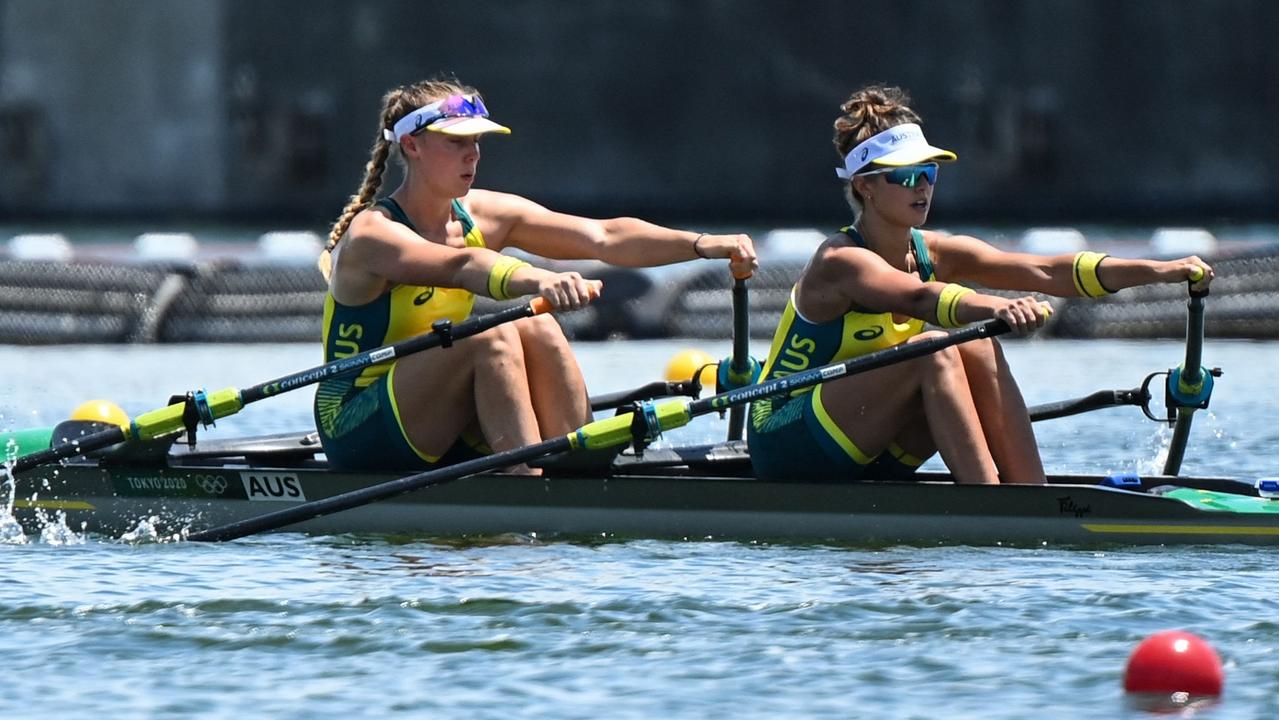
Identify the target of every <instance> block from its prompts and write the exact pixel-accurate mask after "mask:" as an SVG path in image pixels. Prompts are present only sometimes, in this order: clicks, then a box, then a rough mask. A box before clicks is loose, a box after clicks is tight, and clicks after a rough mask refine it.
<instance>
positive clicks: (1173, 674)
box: [1124, 630, 1224, 695]
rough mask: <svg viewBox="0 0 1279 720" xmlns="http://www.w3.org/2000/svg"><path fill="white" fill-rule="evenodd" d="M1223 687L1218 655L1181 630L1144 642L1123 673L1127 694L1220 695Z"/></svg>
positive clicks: (1168, 632)
mask: <svg viewBox="0 0 1279 720" xmlns="http://www.w3.org/2000/svg"><path fill="white" fill-rule="evenodd" d="M1223 683H1224V679H1223V677H1222V671H1221V658H1219V657H1217V651H1216V650H1213V649H1212V646H1211V645H1209V644H1208V643H1207V642H1206V641H1204V639H1203V638H1200V637H1199V636H1197V635H1192V634H1190V633H1188V632H1181V631H1179V630H1168V631H1165V632H1160V633H1155V634H1154V635H1151V636H1150V637H1148V638H1146V639H1145V640H1143V641H1141V644H1140V645H1138V646H1137V649H1136V650H1134V651H1133V653H1132V656H1131V657H1129V658H1128V669H1127V670H1125V671H1124V690H1126V691H1128V692H1148V693H1178V692H1184V693H1189V694H1191V695H1220V694H1221V686H1222V684H1223Z"/></svg>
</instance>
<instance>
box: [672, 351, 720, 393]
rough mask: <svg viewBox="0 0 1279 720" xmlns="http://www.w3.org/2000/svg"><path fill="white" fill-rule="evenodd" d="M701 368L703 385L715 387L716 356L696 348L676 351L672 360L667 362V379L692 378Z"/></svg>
mask: <svg viewBox="0 0 1279 720" xmlns="http://www.w3.org/2000/svg"><path fill="white" fill-rule="evenodd" d="M699 369H700V370H701V380H702V386H703V387H706V388H712V389H713V388H714V387H715V369H716V361H715V358H713V357H711V356H710V355H707V354H706V353H704V352H702V351H701V350H697V349H695V348H689V349H687V350H681V351H679V352H677V353H675V357H672V358H671V361H670V362H668V363H666V381H667V382H680V381H681V380H691V379H693V375H695V374H696V373H697V372H698V370H699Z"/></svg>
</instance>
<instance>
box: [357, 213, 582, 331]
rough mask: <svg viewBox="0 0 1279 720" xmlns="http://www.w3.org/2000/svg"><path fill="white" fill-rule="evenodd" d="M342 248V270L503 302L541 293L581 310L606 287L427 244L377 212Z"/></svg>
mask: <svg viewBox="0 0 1279 720" xmlns="http://www.w3.org/2000/svg"><path fill="white" fill-rule="evenodd" d="M342 245H343V247H342V253H343V257H342V259H341V261H340V263H341V264H340V267H339V271H340V272H342V273H345V272H347V270H348V268H350V269H352V270H358V271H360V272H363V273H367V274H369V275H371V276H375V277H377V278H380V279H381V280H383V281H384V282H386V283H391V284H409V285H434V286H439V287H454V288H463V289H466V290H470V291H471V292H473V293H476V294H479V295H486V296H488V297H494V298H497V299H499V300H505V299H509V298H513V297H519V296H522V295H534V294H536V295H540V296H542V297H545V298H546V299H547V300H549V301H550V302H551V305H552V306H553V307H555V308H556V309H575V308H579V307H581V306H583V305H585V304H586V303H588V302H590V301H591V300H592V299H593V298H595V297H597V296H598V295H599V292H600V288H601V283H600V282H599V281H595V280H585V279H583V278H582V276H581V275H579V274H578V273H576V272H565V273H555V272H551V271H549V270H543V269H542V268H537V267H533V266H532V265H529V264H527V263H525V262H523V261H520V260H517V259H516V258H513V257H510V256H507V255H502V254H500V253H496V252H493V251H492V250H489V249H487V248H477V247H466V248H455V247H449V246H448V245H442V244H440V243H433V242H423V240H422V238H421V237H420V236H418V235H417V233H414V232H413V231H412V230H410V229H409V228H407V227H405V226H404V225H402V224H401V223H398V222H396V221H394V220H391V219H390V218H388V217H386V216H385V215H382V214H381V213H380V212H374V211H365V212H363V213H360V214H359V215H357V216H356V218H355V220H353V221H352V222H351V230H350V236H349V237H348V238H347V239H346V240H345V241H343V243H342Z"/></svg>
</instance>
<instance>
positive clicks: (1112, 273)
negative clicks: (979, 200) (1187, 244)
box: [934, 235, 1213, 297]
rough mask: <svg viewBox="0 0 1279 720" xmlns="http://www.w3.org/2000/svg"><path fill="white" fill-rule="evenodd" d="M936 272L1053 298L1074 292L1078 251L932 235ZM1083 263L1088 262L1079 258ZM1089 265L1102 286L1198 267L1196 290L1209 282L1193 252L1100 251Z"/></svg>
mask: <svg viewBox="0 0 1279 720" xmlns="http://www.w3.org/2000/svg"><path fill="white" fill-rule="evenodd" d="M934 244H935V248H936V252H935V255H936V257H935V259H936V261H937V269H938V275H939V276H942V277H945V278H946V279H948V280H954V281H955V282H965V281H972V282H976V283H979V284H981V285H985V286H987V287H993V288H1002V289H1006V290H1025V291H1030V292H1041V293H1045V294H1047V295H1055V296H1057V297H1076V296H1079V295H1080V291H1079V289H1078V288H1079V286H1078V285H1077V283H1076V274H1077V272H1078V271H1079V267H1080V266H1079V264H1078V260H1079V259H1080V258H1079V254H1078V253H1069V254H1062V255H1032V254H1029V253H1016V252H1005V251H1003V250H1000V249H998V248H996V247H993V246H991V245H989V244H988V243H985V242H983V241H981V240H978V239H977V238H974V237H969V236H965V235H955V236H936V240H935V241H934ZM1084 266H1085V267H1088V266H1089V265H1088V264H1087V263H1085V265H1084ZM1092 267H1093V268H1094V269H1095V271H1096V276H1097V280H1098V281H1099V282H1100V285H1101V287H1102V288H1104V289H1105V290H1107V291H1109V292H1117V291H1119V290H1123V289H1124V288H1130V287H1136V286H1139V285H1151V284H1155V283H1165V282H1184V281H1186V280H1188V279H1193V278H1194V277H1196V276H1197V275H1198V273H1199V272H1202V273H1203V279H1202V280H1201V281H1199V282H1198V283H1197V284H1196V289H1201V288H1204V287H1207V286H1208V284H1209V283H1210V282H1212V278H1213V272H1212V267H1211V266H1210V265H1208V263H1206V262H1204V261H1203V260H1201V259H1199V258H1198V257H1195V256H1189V257H1185V258H1180V259H1177V260H1133V259H1127V258H1117V257H1113V256H1109V255H1108V256H1106V257H1105V259H1103V260H1100V261H1099V262H1097V263H1096V264H1095V265H1092Z"/></svg>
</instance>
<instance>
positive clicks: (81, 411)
mask: <svg viewBox="0 0 1279 720" xmlns="http://www.w3.org/2000/svg"><path fill="white" fill-rule="evenodd" d="M70 419H71V420H88V421H91V422H100V423H105V424H107V425H118V426H120V427H128V426H129V415H128V413H126V412H125V411H124V410H122V409H121V408H120V406H119V405H116V404H115V403H113V402H111V401H110V400H90V401H88V402H86V403H81V404H80V405H79V406H78V407H76V409H75V410H72V411H71V418H70Z"/></svg>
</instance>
